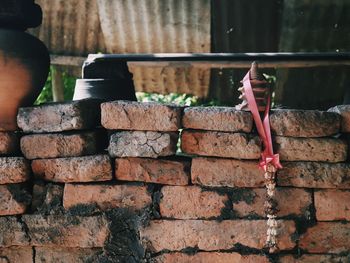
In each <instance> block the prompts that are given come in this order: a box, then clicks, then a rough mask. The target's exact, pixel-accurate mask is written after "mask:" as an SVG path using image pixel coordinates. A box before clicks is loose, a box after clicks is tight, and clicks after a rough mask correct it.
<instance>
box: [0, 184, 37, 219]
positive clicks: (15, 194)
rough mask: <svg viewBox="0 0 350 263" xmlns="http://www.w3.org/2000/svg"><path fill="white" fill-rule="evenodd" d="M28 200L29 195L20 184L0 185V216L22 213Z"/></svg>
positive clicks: (29, 199)
mask: <svg viewBox="0 0 350 263" xmlns="http://www.w3.org/2000/svg"><path fill="white" fill-rule="evenodd" d="M30 202H31V196H30V194H29V193H28V191H27V190H26V189H25V188H24V187H23V186H22V185H20V184H9V185H0V216H4V215H18V214H23V213H24V212H25V211H26V209H27V206H28V205H29V204H30Z"/></svg>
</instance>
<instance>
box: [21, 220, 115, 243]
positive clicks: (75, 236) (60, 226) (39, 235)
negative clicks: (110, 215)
mask: <svg viewBox="0 0 350 263" xmlns="http://www.w3.org/2000/svg"><path fill="white" fill-rule="evenodd" d="M22 220H23V222H24V223H25V224H26V226H27V227H28V235H29V237H30V240H31V241H30V243H31V245H33V246H40V247H79V248H94V247H103V246H104V243H105V242H106V240H107V239H108V237H109V229H108V221H107V219H106V218H105V217H104V216H101V215H99V216H90V217H79V216H68V215H61V216H56V215H55V216H53V215H50V216H42V215H24V216H22Z"/></svg>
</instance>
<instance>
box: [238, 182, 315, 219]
mask: <svg viewBox="0 0 350 263" xmlns="http://www.w3.org/2000/svg"><path fill="white" fill-rule="evenodd" d="M232 200H233V210H234V213H235V215H237V216H239V217H249V216H260V217H265V212H264V203H265V201H266V189H264V188H260V189H238V190H237V191H234V192H233V194H232ZM275 200H276V201H277V205H278V206H277V209H278V212H277V216H279V217H283V216H291V215H293V216H303V217H305V218H309V217H310V206H311V205H312V195H311V193H310V192H307V191H305V190H304V189H297V188H276V196H275Z"/></svg>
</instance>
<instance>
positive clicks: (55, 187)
mask: <svg viewBox="0 0 350 263" xmlns="http://www.w3.org/2000/svg"><path fill="white" fill-rule="evenodd" d="M63 189H64V186H63V185H59V184H52V183H47V184H45V183H43V182H42V181H39V182H35V184H34V186H33V199H32V206H31V210H32V212H34V213H36V212H40V213H41V214H46V213H49V214H50V215H52V214H55V213H61V212H62V200H63Z"/></svg>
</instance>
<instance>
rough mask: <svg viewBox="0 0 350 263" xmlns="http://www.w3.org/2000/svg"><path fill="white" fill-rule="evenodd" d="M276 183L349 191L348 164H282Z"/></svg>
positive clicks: (349, 169) (349, 167)
mask: <svg viewBox="0 0 350 263" xmlns="http://www.w3.org/2000/svg"><path fill="white" fill-rule="evenodd" d="M277 182H278V185H280V186H295V187H305V188H339V189H350V164H348V163H334V164H332V163H318V162H284V163H283V169H280V170H278V171H277Z"/></svg>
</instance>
